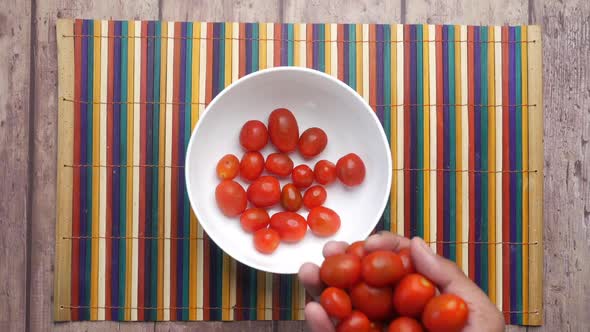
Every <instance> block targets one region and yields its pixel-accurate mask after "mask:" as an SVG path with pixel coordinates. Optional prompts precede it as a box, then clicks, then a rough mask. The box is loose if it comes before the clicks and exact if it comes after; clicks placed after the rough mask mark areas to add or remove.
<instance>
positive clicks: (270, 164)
mask: <svg viewBox="0 0 590 332" xmlns="http://www.w3.org/2000/svg"><path fill="white" fill-rule="evenodd" d="M264 166H265V167H266V170H267V171H269V172H270V173H272V174H276V175H278V176H288V175H289V174H291V171H293V161H292V160H291V158H289V156H287V155H286V154H284V153H271V154H269V155H268V157H266V163H265V165H264Z"/></svg>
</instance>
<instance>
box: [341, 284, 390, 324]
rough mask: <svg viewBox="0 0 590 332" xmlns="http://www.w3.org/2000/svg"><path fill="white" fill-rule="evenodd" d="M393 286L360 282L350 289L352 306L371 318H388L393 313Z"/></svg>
mask: <svg viewBox="0 0 590 332" xmlns="http://www.w3.org/2000/svg"><path fill="white" fill-rule="evenodd" d="M391 297H392V290H391V287H372V286H370V285H367V283H365V282H360V283H358V284H356V285H354V287H352V289H351V290H350V299H351V300H352V306H353V307H355V308H356V309H358V310H360V311H362V312H363V313H364V314H365V315H367V317H369V319H371V320H386V319H389V318H390V317H391V316H392V315H393V313H394V312H393V304H392V303H391Z"/></svg>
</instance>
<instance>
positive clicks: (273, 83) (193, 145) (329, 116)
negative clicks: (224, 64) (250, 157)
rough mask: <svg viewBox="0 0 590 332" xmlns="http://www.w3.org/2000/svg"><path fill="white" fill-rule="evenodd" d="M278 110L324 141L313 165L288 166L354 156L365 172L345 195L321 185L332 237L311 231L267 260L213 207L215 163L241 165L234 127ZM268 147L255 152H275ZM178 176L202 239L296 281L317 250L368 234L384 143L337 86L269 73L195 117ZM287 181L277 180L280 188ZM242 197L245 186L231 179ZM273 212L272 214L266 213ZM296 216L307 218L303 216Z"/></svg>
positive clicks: (386, 155)
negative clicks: (333, 225)
mask: <svg viewBox="0 0 590 332" xmlns="http://www.w3.org/2000/svg"><path fill="white" fill-rule="evenodd" d="M279 107H285V108H288V109H289V110H291V111H292V112H293V113H294V114H295V117H296V118H297V121H298V124H299V130H300V133H302V132H303V131H304V130H305V129H307V128H310V127H320V128H322V129H324V131H325V132H326V134H327V135H328V145H327V147H326V149H325V150H324V152H323V153H321V154H320V155H319V156H318V157H316V158H313V159H309V160H305V159H303V158H302V157H301V155H299V154H298V153H297V152H293V153H291V154H290V157H291V158H292V159H293V161H294V163H295V165H299V164H302V163H306V164H307V165H309V166H310V167H311V168H312V169H313V165H314V164H315V163H316V162H317V161H318V160H321V159H327V160H330V161H332V162H334V163H336V161H337V160H338V158H340V157H341V156H343V155H345V154H347V153H350V152H354V153H356V154H358V155H359V156H360V157H361V158H362V159H363V161H364V162H365V166H366V168H367V175H366V178H365V181H364V182H363V183H362V184H361V185H360V186H358V187H354V188H346V187H345V186H344V185H342V184H341V183H340V182H338V181H336V182H335V183H333V184H331V185H329V186H328V187H327V188H326V189H327V191H328V199H327V201H326V203H325V206H327V207H329V208H331V209H333V210H335V211H336V212H337V213H338V214H339V215H340V217H341V221H342V225H341V228H340V230H339V231H338V232H337V233H336V234H335V235H334V236H332V237H329V238H319V237H316V236H314V235H313V234H312V233H311V231H308V234H307V235H306V236H305V238H304V239H303V240H302V241H301V242H299V243H297V244H285V243H281V245H280V246H279V248H278V249H277V250H276V251H275V252H274V253H273V254H271V255H263V254H260V253H258V252H257V251H256V250H255V249H254V246H253V244H252V235H251V234H248V233H245V232H244V231H243V230H242V229H241V227H240V223H239V218H227V217H225V216H224V215H223V214H221V212H220V211H219V209H218V208H217V205H216V203H215V187H216V186H217V184H218V183H219V180H218V179H217V177H216V174H215V166H216V164H217V161H218V160H219V159H220V158H221V157H222V156H223V155H225V154H228V153H233V154H235V155H236V156H238V158H241V157H242V155H243V153H244V151H243V150H242V148H241V146H240V145H239V132H240V129H241V127H242V125H243V124H244V123H245V122H246V121H248V120H252V119H257V120H260V121H262V122H264V123H266V122H267V119H268V115H269V114H270V112H272V110H274V109H276V108H279ZM275 151H276V150H275V148H274V147H273V146H272V145H271V144H270V142H269V144H268V145H267V147H266V148H265V149H264V150H263V151H262V154H263V155H264V156H265V157H266V156H267V155H268V154H269V153H272V152H275ZM185 176H186V181H187V190H188V195H189V199H190V203H191V206H192V208H193V210H194V211H195V213H196V215H197V218H198V219H199V222H200V224H201V226H202V227H203V229H204V231H205V232H206V233H207V234H208V235H209V236H210V237H211V239H212V240H213V241H214V242H215V243H216V244H217V245H218V246H219V247H220V248H222V249H223V250H224V251H225V252H226V253H227V254H229V255H230V256H232V257H233V258H234V259H236V260H238V261H240V262H242V263H244V264H246V265H249V266H251V267H254V268H257V269H259V270H264V271H269V272H274V273H296V272H297V270H298V269H299V267H300V266H301V264H303V263H305V262H314V263H316V264H318V263H320V262H321V261H322V260H323V257H322V247H323V245H324V244H325V243H326V242H327V241H329V240H340V241H347V242H353V241H357V240H360V239H363V238H365V237H366V236H367V235H369V234H370V232H371V231H372V229H373V228H374V227H375V225H376V224H377V222H378V221H379V218H380V217H381V215H382V213H383V210H384V208H385V204H386V202H387V199H388V197H389V192H390V184H391V154H390V150H389V145H388V142H387V138H386V137H385V134H384V132H383V130H382V127H381V125H380V124H379V121H378V119H377V117H376V116H375V114H374V113H373V111H372V110H371V109H370V107H369V106H368V105H367V104H366V103H365V101H364V100H363V99H362V98H361V97H360V96H359V95H358V94H356V92H354V91H353V90H352V89H350V88H349V87H348V86H346V85H345V84H344V83H341V82H340V81H338V80H336V79H334V78H332V77H330V76H328V75H326V74H323V73H321V72H318V71H314V70H309V69H303V68H286V67H283V68H274V69H268V70H264V71H260V72H257V73H255V74H252V75H249V76H247V77H245V78H243V79H241V80H239V81H238V82H236V83H234V84H233V85H231V86H230V87H228V88H227V89H225V90H224V91H222V92H221V93H220V94H219V95H218V96H217V97H216V98H215V99H214V100H213V101H212V103H211V104H210V105H209V107H208V108H207V110H206V111H205V112H204V113H203V114H202V115H201V119H200V120H199V122H198V124H197V127H196V128H195V130H194V131H193V134H192V136H191V140H190V143H189V146H188V151H187V155H186V167H185ZM289 181H290V178H285V179H282V180H281V184H282V185H284V184H286V183H288V182H289ZM238 182H240V183H241V184H242V185H243V186H244V189H247V185H248V184H247V183H246V182H245V181H243V180H241V179H238ZM278 211H280V207H275V208H274V209H272V210H271V211H270V213H274V212H278ZM299 213H301V214H302V215H303V216H304V217H307V210H305V208H302V209H301V210H300V211H299Z"/></svg>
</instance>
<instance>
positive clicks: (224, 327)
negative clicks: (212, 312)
mask: <svg viewBox="0 0 590 332" xmlns="http://www.w3.org/2000/svg"><path fill="white" fill-rule="evenodd" d="M195 330H198V331H205V332H226V331H227V332H229V331H232V332H233V331H235V332H248V331H260V332H272V331H275V330H274V329H273V327H272V322H269V321H243V322H160V323H156V329H155V332H167V331H195ZM279 331H286V330H281V329H279Z"/></svg>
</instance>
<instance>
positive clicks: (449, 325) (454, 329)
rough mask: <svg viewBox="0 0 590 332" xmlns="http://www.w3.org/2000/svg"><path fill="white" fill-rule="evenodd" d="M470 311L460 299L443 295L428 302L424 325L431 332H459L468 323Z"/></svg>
mask: <svg viewBox="0 0 590 332" xmlns="http://www.w3.org/2000/svg"><path fill="white" fill-rule="evenodd" d="M468 315H469V310H468V308H467V304H466V303H465V301H463V300H462V299H461V298H460V297H458V296H456V295H453V294H442V295H439V296H436V297H433V298H432V299H430V301H428V303H427V304H426V307H425V308H424V312H423V313H422V323H423V324H424V327H426V329H427V330H428V331H431V332H459V331H461V330H462V329H463V327H464V326H465V324H466V323H467V317H468Z"/></svg>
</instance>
